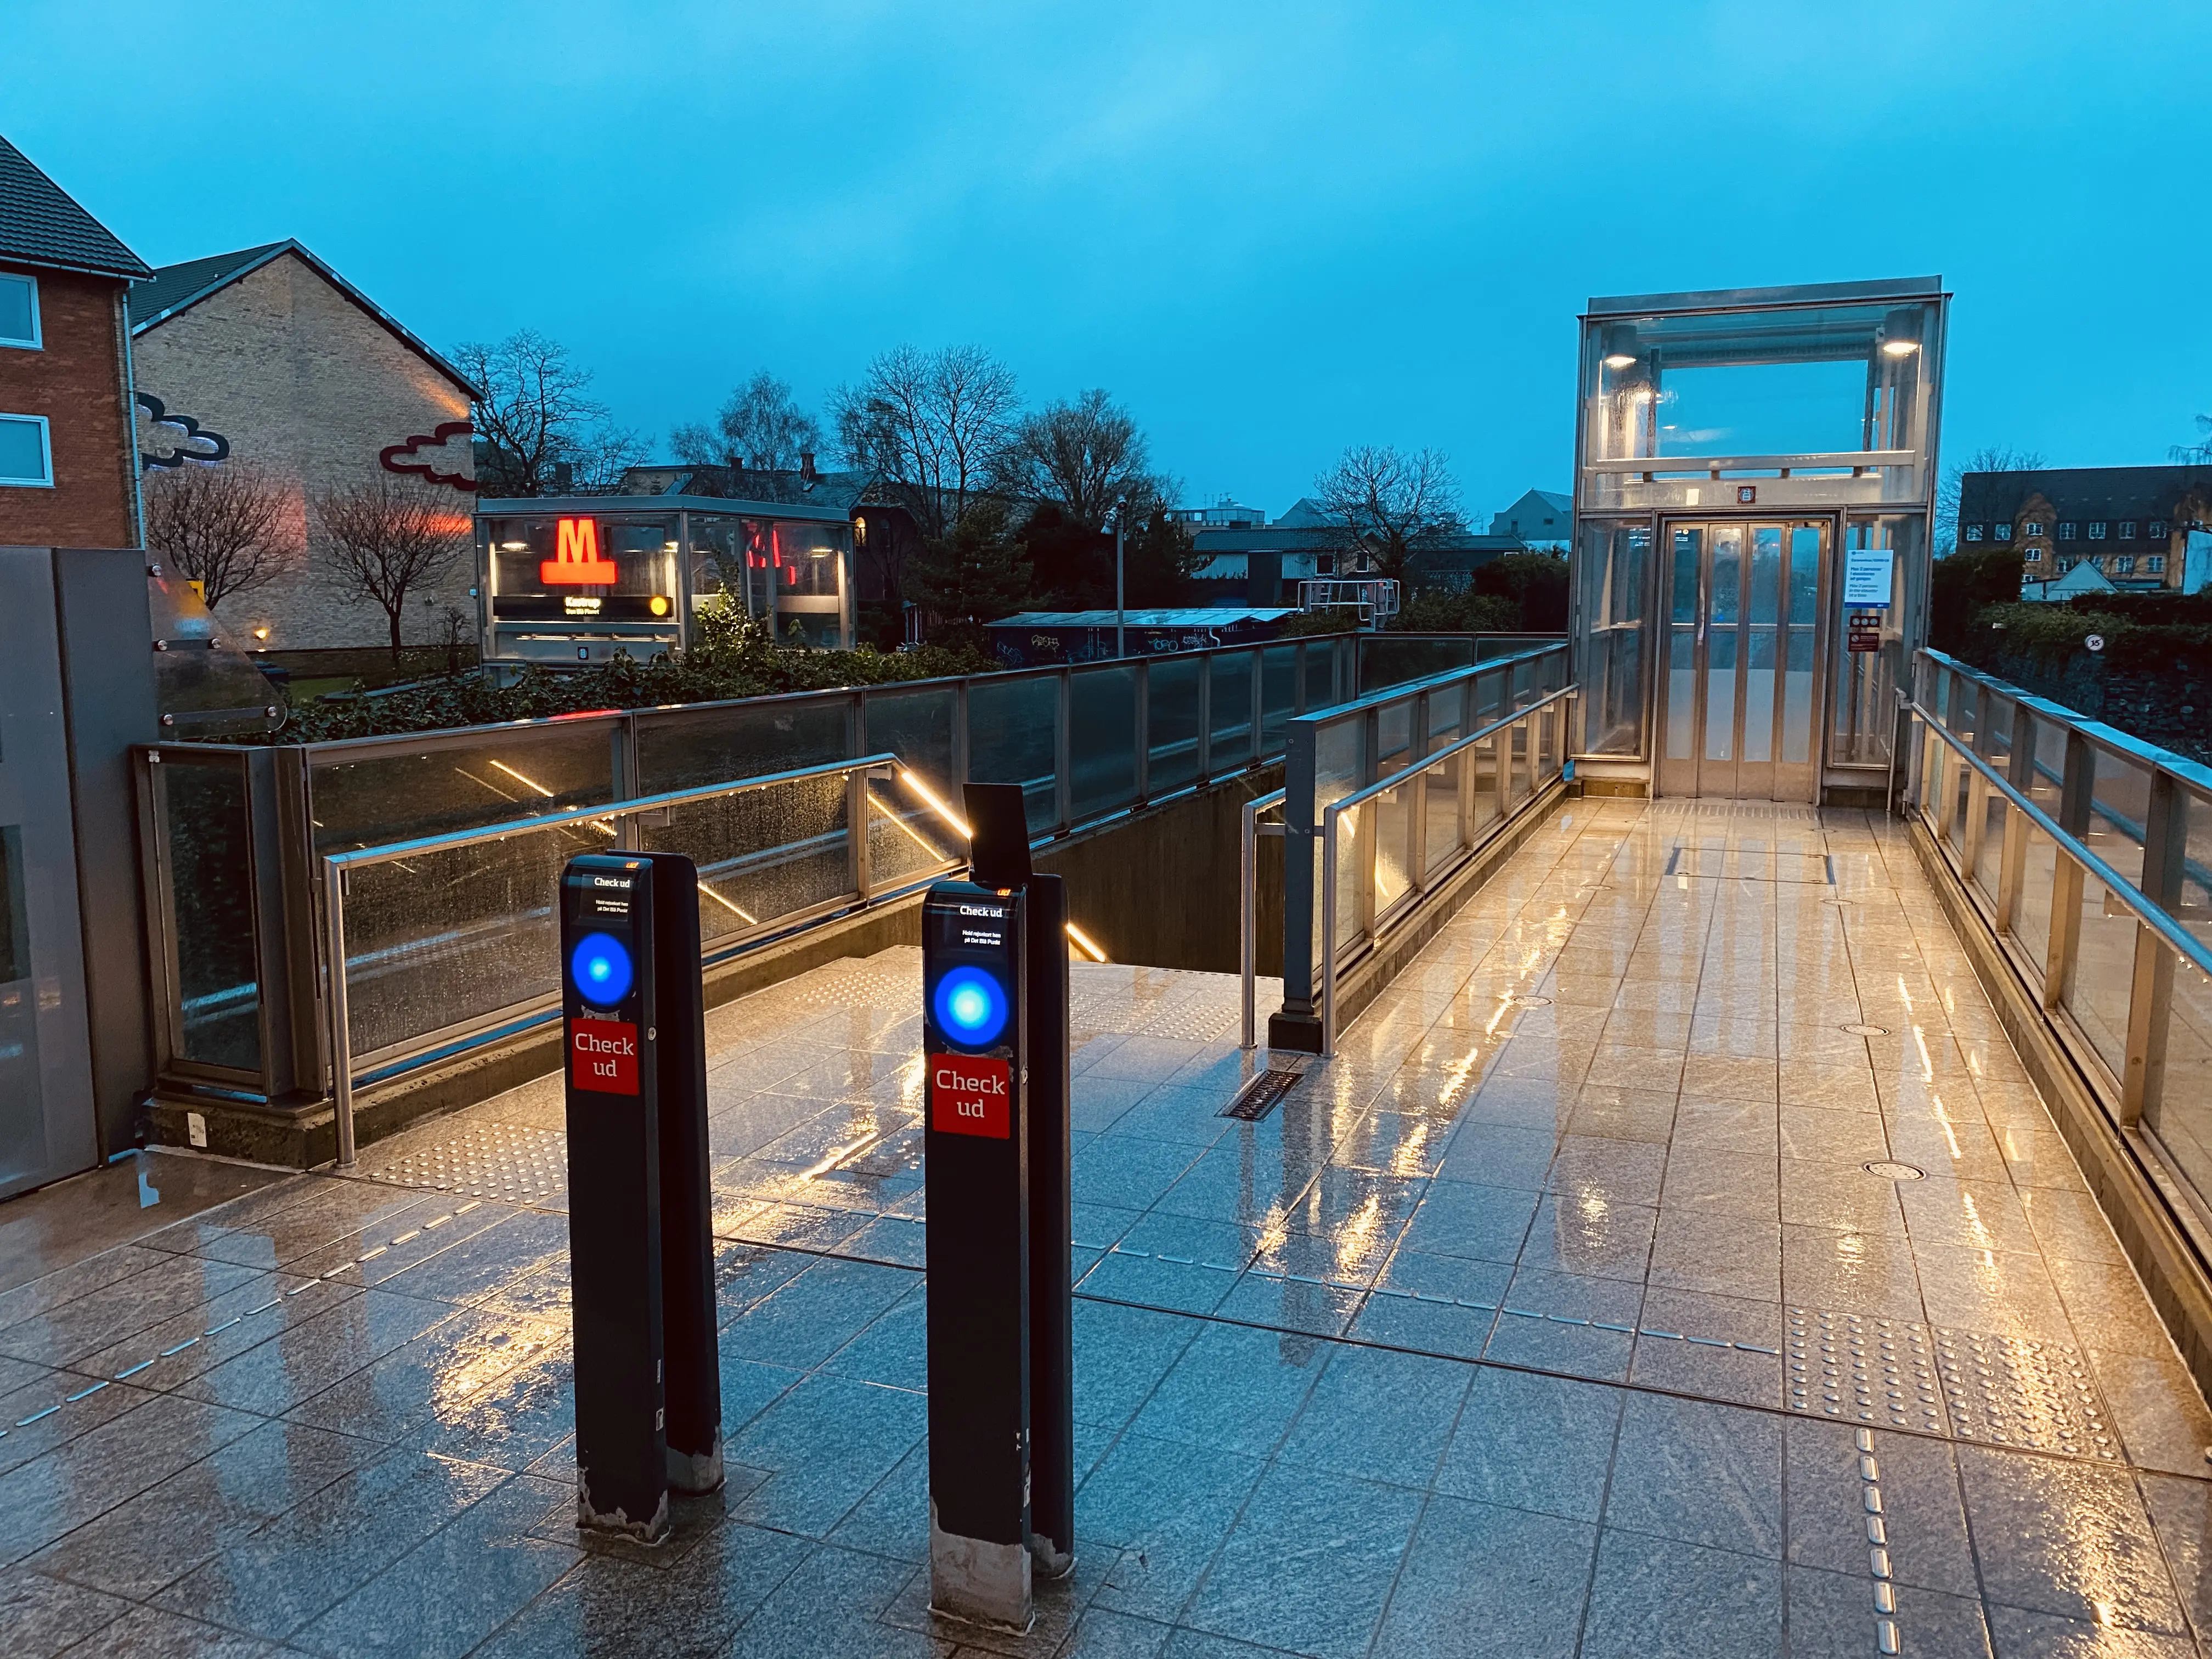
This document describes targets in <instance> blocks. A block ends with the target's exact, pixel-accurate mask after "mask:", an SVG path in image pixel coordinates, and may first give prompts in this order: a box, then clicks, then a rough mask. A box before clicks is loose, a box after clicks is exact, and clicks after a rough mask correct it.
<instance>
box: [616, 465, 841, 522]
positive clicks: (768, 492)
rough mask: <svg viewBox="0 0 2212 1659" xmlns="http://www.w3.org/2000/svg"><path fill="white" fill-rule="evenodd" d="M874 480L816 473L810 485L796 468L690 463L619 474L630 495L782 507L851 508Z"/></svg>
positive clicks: (632, 470)
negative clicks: (711, 498) (771, 503)
mask: <svg viewBox="0 0 2212 1659" xmlns="http://www.w3.org/2000/svg"><path fill="white" fill-rule="evenodd" d="M874 482H875V475H874V474H873V473H871V472H817V473H816V474H815V475H814V477H813V480H812V482H811V483H810V482H809V481H808V480H807V477H806V476H805V474H804V473H802V472H800V471H798V470H797V469H795V468H781V467H779V468H774V469H769V468H760V467H750V466H739V467H730V466H692V465H688V464H684V463H680V462H679V463H676V464H673V465H670V464H655V465H650V466H634V467H631V468H630V469H629V471H627V472H625V473H623V493H624V494H625V495H709V496H721V497H726V498H728V499H730V500H732V501H774V502H776V503H778V504H779V505H782V506H786V507H836V509H838V510H839V511H840V512H850V511H851V510H852V509H853V508H854V507H855V506H857V505H859V503H860V499H861V497H863V496H864V495H866V494H867V492H868V487H869V486H870V485H871V484H872V483H874Z"/></svg>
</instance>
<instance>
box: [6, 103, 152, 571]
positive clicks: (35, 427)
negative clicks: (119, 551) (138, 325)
mask: <svg viewBox="0 0 2212 1659" xmlns="http://www.w3.org/2000/svg"><path fill="white" fill-rule="evenodd" d="M148 274H149V273H148V271H147V269H146V264H145V262H144V261H143V260H142V259H140V258H138V256H137V254H135V253H133V252H131V250H130V249H129V248H127V247H125V246H123V244H122V243H121V242H119V241H118V240H116V239H115V238H114V237H113V236H112V235H111V234H109V233H108V231H107V230H106V228H105V227H104V226H102V225H101V224H100V222H99V221H98V220H96V219H94V217H93V216H91V215H90V214H88V213H87V212H86V211H85V210H83V209H82V207H79V206H78V205H77V204H76V202H74V201H72V200H71V199H70V197H69V196H68V195H67V194H66V193H65V192H64V191H63V190H62V189H61V187H60V186H59V185H56V184H55V183H54V181H53V180H52V179H49V178H47V177H46V174H45V173H41V172H40V171H39V169H38V168H37V167H33V166H32V165H31V163H30V161H27V159H26V158H25V157H24V155H23V153H22V151H21V150H19V149H16V148H15V146H14V145H13V144H11V143H9V142H8V141H7V140H6V139H5V138H0V546H18V547H22V546H29V547H136V546H137V544H138V540H139V516H138V483H137V461H136V454H135V446H134V444H133V442H132V439H131V337H130V329H129V314H128V311H127V309H126V304H125V296H126V295H128V294H129V292H130V289H131V283H132V282H133V281H134V280H137V279H139V278H143V277H144V276H147V275H148Z"/></svg>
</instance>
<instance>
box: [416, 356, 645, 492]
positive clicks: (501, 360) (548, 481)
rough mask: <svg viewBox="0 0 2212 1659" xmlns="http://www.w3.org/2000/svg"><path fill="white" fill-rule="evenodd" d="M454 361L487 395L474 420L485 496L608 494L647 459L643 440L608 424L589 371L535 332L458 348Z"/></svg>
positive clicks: (480, 483)
mask: <svg viewBox="0 0 2212 1659" xmlns="http://www.w3.org/2000/svg"><path fill="white" fill-rule="evenodd" d="M453 361H454V362H455V363H456V364H458V365H459V368H460V370H461V373H463V374H465V375H467V376H468V377H469V379H470V380H473V381H474V382H476V384H477V387H478V388H479V389H480V390H481V391H482V392H483V397H482V398H479V399H478V400H477V404H476V406H475V412H474V416H473V422H474V425H475V427H476V433H477V437H478V438H479V439H481V440H482V441H483V443H484V445H485V446H486V447H487V449H488V450H489V453H488V454H487V455H486V456H485V457H484V458H483V464H482V465H479V466H478V468H477V488H478V489H479V490H480V491H481V492H482V493H483V494H484V495H559V494H561V493H562V491H563V490H564V489H585V490H589V489H605V488H607V487H609V486H611V484H612V483H615V482H616V481H617V480H618V479H620V477H622V474H623V471H624V469H626V468H628V467H630V466H633V465H636V464H637V463H638V462H640V461H641V460H643V459H645V454H646V445H645V443H644V441H642V440H641V438H640V437H639V436H638V435H637V434H636V433H635V432H632V431H629V430H628V429H627V428H619V427H614V426H611V425H609V424H608V421H607V410H606V406H605V404H600V403H598V402H596V401H595V400H594V399H592V397H591V396H590V395H589V391H588V389H589V387H590V386H591V384H592V374H591V371H590V370H589V369H586V368H579V367H578V366H577V365H576V364H575V363H574V362H571V361H570V359H569V356H568V347H566V346H564V345H562V344H561V343H559V342H558V341H556V340H549V339H547V338H546V337H544V335H543V334H540V333H538V331H536V330H535V329H528V328H525V329H518V330H517V331H515V332H513V334H510V335H508V336H507V338H505V339H504V340H501V342H499V343H498V344H496V345H484V344H482V343H469V344H466V345H463V346H459V347H458V348H456V349H455V350H454V353H453Z"/></svg>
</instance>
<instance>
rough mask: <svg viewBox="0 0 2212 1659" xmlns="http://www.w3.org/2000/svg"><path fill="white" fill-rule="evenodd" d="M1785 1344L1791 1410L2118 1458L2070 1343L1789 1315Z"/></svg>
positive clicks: (1846, 1316) (1820, 1313)
mask: <svg viewBox="0 0 2212 1659" xmlns="http://www.w3.org/2000/svg"><path fill="white" fill-rule="evenodd" d="M1785 1346H1786V1350H1787V1352H1786V1353H1785V1355H1784V1364H1785V1366H1786V1367H1787V1369H1788V1372H1789V1379H1788V1383H1787V1384H1786V1387H1787V1389H1788V1399H1789V1405H1790V1410H1792V1411H1799V1412H1805V1413H1809V1414H1815V1415H1819V1416H1823V1417H1832V1418H1837V1419H1842V1420H1844V1421H1846V1422H1853V1423H1872V1424H1876V1425H1881V1426H1884V1427H1889V1428H1899V1429H1911V1430H1916V1431H1920V1432H1922V1433H1927V1434H1941V1435H1949V1436H1952V1437H1955V1438H1958V1439H1960V1440H1977V1441H1983V1442H1986V1443H1990V1444H1992V1445H2001V1446H2021V1447H2026V1448H2027V1449H2032V1450H2036V1451H2050V1452H2060V1453H2066V1454H2070V1455H2073V1456H2075V1457H2088V1458H2097V1459H2101V1460H2106V1461H2110V1462H2118V1460H2119V1455H2120V1449H2119V1443H2118V1441H2117V1440H2116V1439H2115V1438H2114V1437H2113V1435H2112V1419H2111V1416H2110V1413H2107V1412H2106V1409H2105V1405H2104V1401H2102V1399H2101V1398H2100V1396H2099V1395H2098V1393H2097V1385H2096V1383H2095V1382H2094V1381H2093V1379H2092V1378H2091V1376H2090V1374H2089V1368H2088V1365H2087V1361H2086V1359H2085V1358H2084V1356H2083V1355H2082V1354H2081V1351H2080V1350H2078V1349H2076V1348H2075V1347H2074V1346H2072V1345H2071V1344H2070V1343H2063V1342H2036V1341H2031V1340H2027V1338H2024V1337H2013V1336H1996V1335H1993V1334H1990V1333H1988V1332H1985V1331H1962V1330H1954V1329H1951V1328H1948V1327H1945V1326H1941V1325H1923V1324H1919V1323H1917V1322H1913V1321H1911V1320H1905V1319H1881V1318H1878V1317H1876V1316H1874V1315H1871V1314H1854V1313H1838V1312H1832V1311H1828V1310H1818V1309H1810V1308H1792V1309H1790V1330H1789V1338H1788V1341H1787V1343H1786V1345H1785Z"/></svg>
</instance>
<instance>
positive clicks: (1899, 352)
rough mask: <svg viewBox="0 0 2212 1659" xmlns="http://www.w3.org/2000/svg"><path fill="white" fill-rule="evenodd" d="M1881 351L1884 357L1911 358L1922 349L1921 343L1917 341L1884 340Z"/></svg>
mask: <svg viewBox="0 0 2212 1659" xmlns="http://www.w3.org/2000/svg"><path fill="white" fill-rule="evenodd" d="M1881 349H1882V352H1883V355H1884V356H1891V357H1910V356H1911V355H1912V354H1913V353H1914V352H1916V351H1917V350H1919V349H1920V342H1919V341H1917V340H1884V341H1883V342H1882V343H1881Z"/></svg>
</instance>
